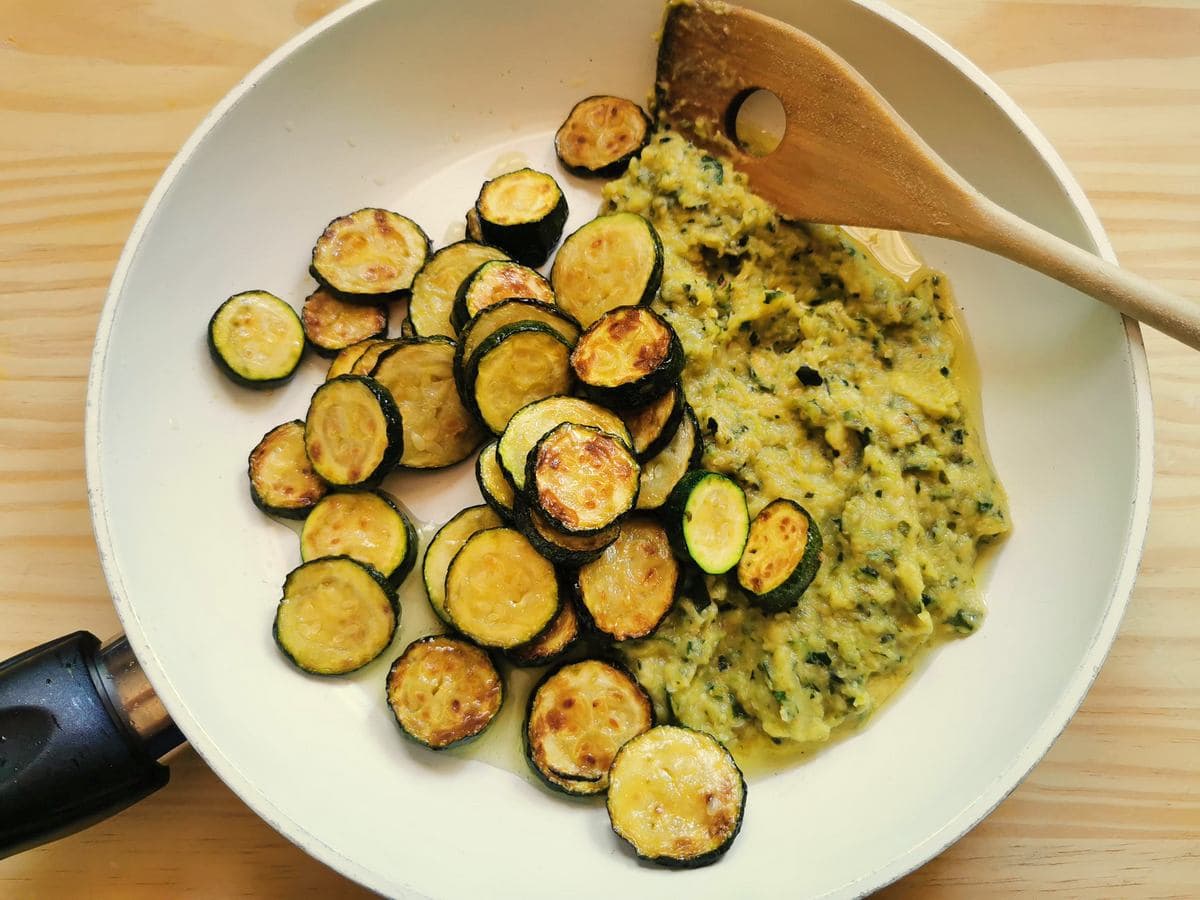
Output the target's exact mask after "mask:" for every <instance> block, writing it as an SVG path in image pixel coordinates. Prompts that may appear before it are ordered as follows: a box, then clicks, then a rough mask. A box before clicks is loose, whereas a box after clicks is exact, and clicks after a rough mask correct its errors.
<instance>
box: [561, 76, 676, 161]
mask: <svg viewBox="0 0 1200 900" xmlns="http://www.w3.org/2000/svg"><path fill="white" fill-rule="evenodd" d="M597 106H601V107H602V109H603V111H609V110H611V109H612V108H616V109H618V110H619V111H620V113H621V115H622V116H623V119H624V121H623V122H622V124H623V125H624V126H625V127H626V129H627V131H628V132H629V134H630V135H631V136H633V137H634V138H635V140H633V141H630V142H629V147H628V149H627V150H625V151H624V152H609V153H607V154H605V153H603V152H599V153H598V155H597V156H596V157H595V158H594V159H593V160H591V161H589V162H583V161H582V160H579V161H576V160H578V158H579V156H580V153H579V152H577V151H575V150H574V149H573V148H572V147H571V143H572V142H573V138H574V137H575V136H576V135H577V134H579V133H583V135H584V137H589V136H590V134H589V131H590V129H589V125H588V123H587V122H586V121H584V117H585V116H586V115H587V113H588V112H590V111H592V110H593V109H595V108H596V107H597ZM639 127H640V128H641V136H640V138H637V129H638V128H639ZM652 128H653V122H652V121H651V119H650V116H649V115H647V114H646V111H645V110H644V109H642V108H641V107H640V106H638V105H637V104H636V103H634V102H633V101H632V100H626V99H624V98H622V97H613V96H610V95H604V94H594V95H592V96H591V97H585V98H583V99H582V100H580V101H579V102H578V103H576V104H575V105H574V106H573V107H571V111H570V113H568V114H567V118H566V120H565V121H564V122H563V124H562V125H561V126H560V127H559V129H558V131H557V132H556V133H555V135H554V151H555V154H556V155H557V156H558V161H559V162H560V163H562V166H563V168H564V169H566V170H567V171H568V172H570V173H571V174H572V175H578V176H579V177H581V178H616V177H617V176H618V175H620V174H621V173H623V172H624V171H625V170H626V169H627V168H629V162H630V160H632V159H633V158H634V157H635V156H637V155H638V154H639V153H641V152H642V148H643V147H645V146H646V144H648V143H649V142H650V134H651V131H652ZM588 149H590V150H594V149H595V148H594V142H593V146H591V147H589V148H588Z"/></svg>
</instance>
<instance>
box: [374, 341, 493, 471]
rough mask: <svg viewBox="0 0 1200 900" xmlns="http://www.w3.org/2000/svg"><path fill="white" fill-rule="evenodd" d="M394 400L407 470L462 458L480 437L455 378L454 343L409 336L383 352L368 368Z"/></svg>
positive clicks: (434, 466)
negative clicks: (400, 420) (401, 424)
mask: <svg viewBox="0 0 1200 900" xmlns="http://www.w3.org/2000/svg"><path fill="white" fill-rule="evenodd" d="M371 377H372V378H374V379H375V380H376V381H378V382H379V383H380V384H382V385H383V386H384V387H385V388H386V389H387V390H388V392H389V393H390V394H391V395H392V399H393V400H395V401H396V406H397V407H399V409H400V416H401V418H402V419H403V420H404V454H403V455H402V456H401V457H400V465H402V466H404V467H405V468H406V469H439V468H442V467H443V466H450V465H454V463H457V462H461V461H462V460H464V459H466V458H467V457H468V456H470V455H471V453H472V452H474V450H475V448H476V447H478V446H479V444H480V442H481V441H482V440H483V436H484V435H483V430H482V429H481V428H480V427H479V425H478V423H476V421H475V420H474V419H473V418H472V417H471V414H470V413H469V412H468V411H467V408H466V407H465V406H464V405H463V402H462V397H460V396H459V393H458V385H456V384H455V382H454V342H453V341H452V340H450V339H449V338H447V337H431V338H408V339H407V340H401V341H400V342H399V343H398V344H396V346H394V347H391V348H389V349H387V350H385V351H384V352H383V354H382V355H381V356H380V357H379V362H377V363H376V364H375V368H374V369H372V370H371Z"/></svg>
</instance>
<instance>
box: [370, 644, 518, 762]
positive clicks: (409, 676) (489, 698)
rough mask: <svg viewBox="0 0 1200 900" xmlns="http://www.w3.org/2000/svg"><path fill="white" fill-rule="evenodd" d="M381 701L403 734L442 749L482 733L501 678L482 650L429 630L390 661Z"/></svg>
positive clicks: (500, 695) (498, 701) (496, 704)
mask: <svg viewBox="0 0 1200 900" xmlns="http://www.w3.org/2000/svg"><path fill="white" fill-rule="evenodd" d="M387 702H388V706H390V707H391V710H392V715H394V716H395V717H396V724H397V725H399V726H400V730H401V731H402V732H403V733H404V735H405V736H406V737H409V738H412V740H414V741H416V742H417V743H418V744H422V745H423V746H425V747H428V748H429V749H431V750H445V749H446V748H448V747H454V746H456V745H459V744H462V743H464V742H465V741H469V740H471V739H472V738H474V737H478V736H479V735H480V734H482V733H483V732H484V731H485V730H486V729H487V727H488V726H489V725H490V724H492V721H493V720H494V719H495V718H496V714H497V713H498V712H500V706H501V705H502V704H503V702H504V681H503V679H501V677H500V673H499V672H497V671H496V665H495V663H493V662H492V658H491V657H490V656H489V655H488V653H487V651H485V650H483V649H481V648H479V647H476V646H475V645H474V644H471V643H468V642H467V641H464V640H460V639H459V638H453V637H446V636H444V635H430V636H429V637H423V638H419V639H417V640H415V641H413V642H412V643H411V644H409V645H408V646H407V647H406V648H405V650H404V652H403V653H402V654H401V655H400V657H399V658H398V659H397V660H396V661H395V662H394V663H392V667H391V669H390V670H389V671H388V677H387Z"/></svg>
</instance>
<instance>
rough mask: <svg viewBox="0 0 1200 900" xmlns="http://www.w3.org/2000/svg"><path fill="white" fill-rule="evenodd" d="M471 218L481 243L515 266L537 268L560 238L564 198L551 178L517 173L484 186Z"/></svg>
mask: <svg viewBox="0 0 1200 900" xmlns="http://www.w3.org/2000/svg"><path fill="white" fill-rule="evenodd" d="M475 214H476V215H477V216H478V222H479V234H480V236H481V237H482V239H483V241H484V243H488V244H491V245H492V246H494V247H499V248H500V249H501V250H503V251H504V252H505V253H507V254H508V255H509V256H511V257H512V258H513V259H515V260H516V261H517V262H520V263H524V264H525V265H527V266H540V265H541V264H542V263H544V262H545V261H546V260H547V259H549V258H550V251H551V250H553V249H554V245H555V244H557V243H558V239H559V238H560V237H562V230H563V226H564V225H565V224H566V223H567V198H566V195H565V194H563V192H562V188H560V187H559V186H558V182H557V181H555V180H554V178H553V177H552V176H550V175H547V174H546V173H545V172H537V171H534V170H533V169H518V170H517V171H515V172H508V173H506V174H504V175H500V176H498V177H496V178H493V179H492V180H491V181H489V182H487V183H485V184H484V186H483V187H482V188H481V189H480V191H479V198H478V199H477V200H476V201H475Z"/></svg>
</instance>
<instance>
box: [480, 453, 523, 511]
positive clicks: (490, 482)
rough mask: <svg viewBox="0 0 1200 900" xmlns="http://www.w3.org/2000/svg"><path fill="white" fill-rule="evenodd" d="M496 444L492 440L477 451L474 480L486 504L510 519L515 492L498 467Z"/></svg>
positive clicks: (514, 502)
mask: <svg viewBox="0 0 1200 900" xmlns="http://www.w3.org/2000/svg"><path fill="white" fill-rule="evenodd" d="M496 446H497V442H496V441H492V442H491V443H490V444H486V445H485V446H484V448H483V449H482V450H480V451H479V458H478V459H476V460H475V480H476V481H477V482H478V483H479V493H481V494H483V499H484V501H485V502H486V503H487V505H488V506H490V507H491V508H492V509H494V510H495V511H496V512H498V513H499V514H500V515H501V517H503V518H504V519H507V520H509V521H511V520H512V518H513V515H514V506H515V504H516V497H517V494H516V491H514V490H513V486H512V485H511V484H509V483H508V479H507V478H505V477H504V471H503V470H502V469H501V468H500V460H499V458H498V457H497V456H496Z"/></svg>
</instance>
